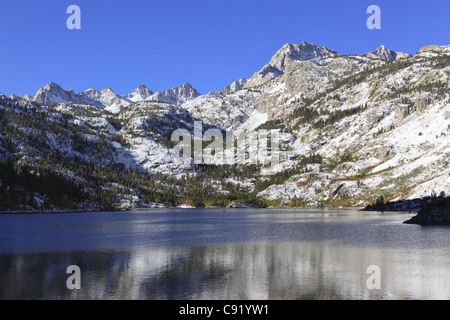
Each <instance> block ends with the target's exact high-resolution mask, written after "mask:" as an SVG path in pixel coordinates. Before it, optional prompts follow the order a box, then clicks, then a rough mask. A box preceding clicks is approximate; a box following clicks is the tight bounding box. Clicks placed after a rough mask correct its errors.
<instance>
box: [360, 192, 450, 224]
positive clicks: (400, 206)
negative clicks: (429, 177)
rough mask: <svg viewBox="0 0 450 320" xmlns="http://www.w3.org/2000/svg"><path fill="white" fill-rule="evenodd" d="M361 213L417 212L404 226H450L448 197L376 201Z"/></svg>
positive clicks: (449, 198) (449, 202)
mask: <svg viewBox="0 0 450 320" xmlns="http://www.w3.org/2000/svg"><path fill="white" fill-rule="evenodd" d="M362 211H405V212H417V215H416V216H414V217H412V218H411V219H409V220H407V221H405V222H404V223H406V224H420V225H450V197H445V196H439V197H437V196H434V197H433V196H432V197H424V198H420V199H411V200H399V201H395V202H390V201H388V202H385V201H384V199H381V198H380V199H378V200H377V201H376V203H374V204H372V205H369V206H367V207H366V208H364V209H362Z"/></svg>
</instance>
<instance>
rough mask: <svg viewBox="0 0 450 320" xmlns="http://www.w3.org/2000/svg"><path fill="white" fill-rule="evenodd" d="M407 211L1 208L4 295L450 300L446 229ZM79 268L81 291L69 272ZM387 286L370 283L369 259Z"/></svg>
mask: <svg viewBox="0 0 450 320" xmlns="http://www.w3.org/2000/svg"><path fill="white" fill-rule="evenodd" d="M412 216H413V214H410V213H409V214H408V213H378V212H358V211H354V210H326V209H325V210H290V209H285V210H281V209H226V210H224V209H153V210H134V211H127V212H100V213H99V212H96V213H73V214H45V215H0V299H152V300H156V299H220V300H222V299H223V300H226V299H233V300H234V299H264V300H265V299H268V300H274V299H449V298H450V228H449V227H442V226H431V227H430V226H429V227H421V226H417V225H406V224H402V222H403V221H405V220H407V219H409V218H410V217H412ZM71 265H77V266H79V268H80V270H81V289H80V290H69V289H68V288H67V286H66V281H67V279H68V278H69V277H70V274H67V273H66V271H67V268H68V267H69V266H71ZM372 265H376V266H378V267H379V271H380V273H379V275H380V277H379V279H380V286H381V287H380V289H369V288H368V286H367V280H368V279H369V277H371V274H370V273H368V272H367V268H368V267H369V266H372Z"/></svg>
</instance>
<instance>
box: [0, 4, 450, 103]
mask: <svg viewBox="0 0 450 320" xmlns="http://www.w3.org/2000/svg"><path fill="white" fill-rule="evenodd" d="M71 4H75V5H78V6H79V7H80V8H81V30H69V29H67V27H66V20H67V18H68V17H69V14H67V13H66V9H67V7H68V6H69V5H71ZM371 4H375V5H378V6H379V7H380V8H381V30H369V29H368V28H367V27H366V20H367V18H368V17H369V14H367V13H366V9H367V7H368V6H369V5H371ZM449 21H450V1H449V0H427V1H424V0H419V1H416V0H395V1H392V0H391V1H385V0H370V1H368V0H346V1H337V0H321V1H311V0H309V1H303V0H273V1H269V0H227V1H219V0H163V1H155V0H128V1H114V0H109V1H103V0H70V1H66V0H57V1H56V0H35V1H31V0H28V1H25V0H14V1H2V2H1V4H0V36H1V37H0V41H1V42H0V43H1V49H0V92H1V93H3V94H6V95H10V94H11V93H16V94H25V93H26V94H31V95H34V94H35V93H36V91H37V90H38V89H39V88H40V87H42V86H44V85H45V84H46V83H47V82H49V81H53V82H56V83H58V84H60V85H61V86H62V87H63V88H65V89H68V88H72V89H73V90H75V91H76V92H79V91H84V90H86V89H88V88H89V87H94V88H96V89H102V88H104V87H107V86H109V87H111V88H112V89H114V90H115V91H116V92H117V93H119V94H124V93H127V92H131V91H132V90H133V89H134V88H136V87H137V86H138V85H139V84H140V83H145V84H146V85H147V86H148V87H149V88H150V89H151V90H153V91H157V90H165V89H169V88H172V87H174V86H178V85H180V84H183V83H186V82H189V83H191V84H192V85H193V86H194V87H195V88H197V90H199V91H200V93H202V94H204V93H207V92H209V91H212V90H220V89H221V88H223V87H224V86H226V85H228V84H230V83H231V82H233V81H234V80H236V79H239V78H241V77H251V76H252V74H253V73H254V72H256V71H258V70H259V69H260V68H261V67H262V66H263V65H265V64H266V63H268V61H269V60H270V58H271V57H272V56H273V54H274V53H275V52H276V51H277V50H278V49H279V48H281V47H282V46H283V45H284V44H285V43H300V42H303V41H307V42H310V43H311V42H312V43H315V44H319V45H325V46H327V47H329V48H330V49H333V50H336V51H338V52H339V53H341V54H350V53H356V54H361V53H364V52H366V51H368V50H374V49H376V48H377V47H378V46H380V45H381V44H384V45H386V46H387V47H388V48H389V49H391V50H395V51H401V52H407V53H410V54H414V53H416V52H417V51H418V50H419V49H420V48H421V47H422V46H424V45H427V44H439V45H448V44H450V22H449Z"/></svg>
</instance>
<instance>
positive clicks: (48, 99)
mask: <svg viewBox="0 0 450 320" xmlns="http://www.w3.org/2000/svg"><path fill="white" fill-rule="evenodd" d="M199 95H200V94H199V93H198V91H197V90H195V89H194V88H193V87H192V86H191V85H190V84H189V83H186V84H183V85H180V86H179V87H175V88H172V89H169V90H166V91H158V92H156V93H154V92H153V91H150V90H149V89H148V88H147V86H146V85H145V84H141V85H139V87H137V88H136V89H135V90H134V91H133V92H132V93H128V94H124V95H119V94H117V93H116V92H114V90H113V89H111V88H110V87H106V88H104V89H102V90H96V89H94V88H89V89H87V90H86V91H84V92H79V93H75V92H74V91H73V90H71V89H68V90H64V89H63V88H61V86H59V85H58V84H56V83H53V82H49V83H48V84H47V85H46V86H45V87H43V88H41V89H39V90H38V92H37V93H36V95H35V96H34V98H32V99H31V100H32V101H34V102H36V103H38V104H41V105H44V106H50V105H54V104H57V103H62V102H68V103H76V104H87V105H92V106H96V107H100V108H104V109H106V110H107V111H109V112H112V113H117V112H119V111H121V110H123V109H124V108H125V107H127V106H129V105H131V104H132V103H135V102H137V101H143V100H150V101H160V102H167V103H173V104H181V103H183V102H186V101H189V100H191V99H194V98H196V97H198V96H199ZM11 98H12V99H16V100H23V99H25V100H27V99H28V98H27V96H26V95H25V96H15V95H13V96H12V97H11Z"/></svg>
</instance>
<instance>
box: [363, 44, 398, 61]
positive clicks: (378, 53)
mask: <svg viewBox="0 0 450 320" xmlns="http://www.w3.org/2000/svg"><path fill="white" fill-rule="evenodd" d="M363 56H365V57H368V58H373V59H381V60H386V61H394V60H396V59H397V58H398V57H397V52H395V51H392V50H389V49H388V48H387V47H386V46H385V45H381V46H379V47H378V48H377V49H376V50H375V51H367V52H366V53H365V54H363Z"/></svg>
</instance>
